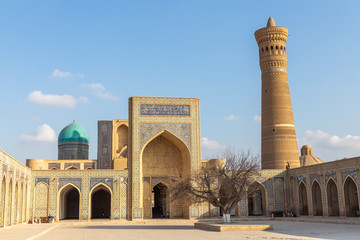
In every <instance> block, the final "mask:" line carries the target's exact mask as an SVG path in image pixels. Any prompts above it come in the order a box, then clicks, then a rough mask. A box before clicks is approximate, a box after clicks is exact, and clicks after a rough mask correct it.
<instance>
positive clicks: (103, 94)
mask: <svg viewBox="0 0 360 240" xmlns="http://www.w3.org/2000/svg"><path fill="white" fill-rule="evenodd" d="M82 86H83V87H84V88H88V89H90V90H91V92H92V94H94V95H95V96H97V97H99V98H102V99H105V100H113V101H116V100H118V97H117V96H115V95H113V94H111V93H110V92H108V91H106V88H105V86H104V85H102V84H101V83H89V84H83V85H82Z"/></svg>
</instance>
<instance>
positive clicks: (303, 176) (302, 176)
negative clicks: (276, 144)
mask: <svg viewBox="0 0 360 240" xmlns="http://www.w3.org/2000/svg"><path fill="white" fill-rule="evenodd" d="M301 181H303V182H304V183H305V184H306V175H298V176H297V183H298V184H300V182H301Z"/></svg>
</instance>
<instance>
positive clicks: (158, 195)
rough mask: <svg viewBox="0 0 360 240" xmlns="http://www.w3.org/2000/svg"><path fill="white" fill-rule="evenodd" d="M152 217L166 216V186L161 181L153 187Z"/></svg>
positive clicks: (167, 201) (167, 205) (167, 207)
mask: <svg viewBox="0 0 360 240" xmlns="http://www.w3.org/2000/svg"><path fill="white" fill-rule="evenodd" d="M152 193H153V199H154V200H153V201H154V203H153V204H152V205H153V207H152V217H153V218H163V217H166V212H167V211H169V204H168V203H169V200H168V188H167V187H166V186H165V185H164V184H163V183H158V184H156V185H155V186H154V188H153V191H152Z"/></svg>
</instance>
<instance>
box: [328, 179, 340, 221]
mask: <svg viewBox="0 0 360 240" xmlns="http://www.w3.org/2000/svg"><path fill="white" fill-rule="evenodd" d="M326 192H327V201H328V214H329V216H340V214H339V198H338V190H337V186H336V183H335V182H334V180H332V179H330V180H329V181H328V184H327V187H326Z"/></svg>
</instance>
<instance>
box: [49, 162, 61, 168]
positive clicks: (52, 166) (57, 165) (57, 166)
mask: <svg viewBox="0 0 360 240" xmlns="http://www.w3.org/2000/svg"><path fill="white" fill-rule="evenodd" d="M48 168H49V169H52V168H57V169H60V163H49V164H48Z"/></svg>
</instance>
